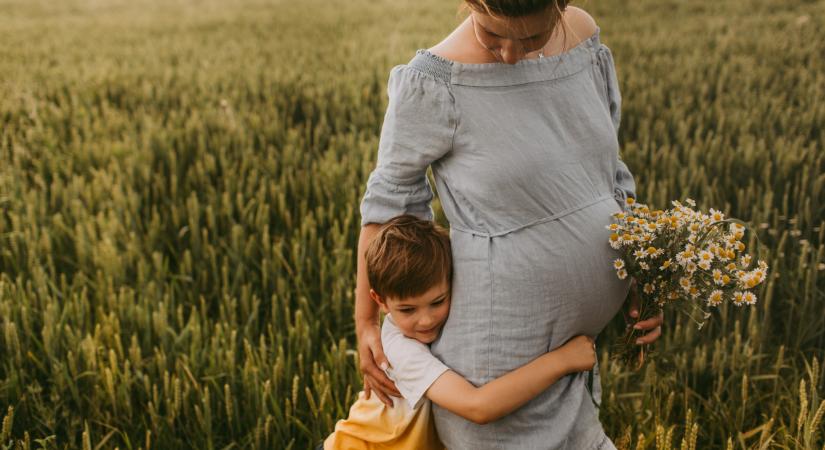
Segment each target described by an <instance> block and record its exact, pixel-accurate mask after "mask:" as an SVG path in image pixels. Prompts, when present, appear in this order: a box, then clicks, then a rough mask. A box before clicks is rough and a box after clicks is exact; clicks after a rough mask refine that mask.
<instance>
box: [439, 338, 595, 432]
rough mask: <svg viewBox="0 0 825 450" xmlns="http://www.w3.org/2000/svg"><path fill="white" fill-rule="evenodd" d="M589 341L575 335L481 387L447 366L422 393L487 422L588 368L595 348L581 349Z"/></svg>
mask: <svg viewBox="0 0 825 450" xmlns="http://www.w3.org/2000/svg"><path fill="white" fill-rule="evenodd" d="M574 341H576V342H574ZM592 342H593V341H592V340H590V339H589V338H587V337H585V336H577V337H575V338H573V340H571V342H568V344H565V345H564V346H562V347H560V348H558V349H556V350H554V351H552V352H549V353H545V354H543V355H541V356H539V357H538V358H536V359H534V360H533V361H531V362H529V363H527V364H525V365H524V366H521V367H519V368H518V369H516V370H513V371H511V372H509V373H507V374H506V375H504V376H502V377H499V378H496V379H495V380H493V381H491V382H489V383H487V384H485V385H483V386H481V387H475V386H473V384H471V383H470V382H469V381H467V380H466V379H464V377H462V376H461V375H459V374H457V373H455V372H453V371H452V370H448V371H446V372H444V374H442V375H441V376H440V377H439V378H438V379H436V380H435V382H433V384H432V385H431V386H430V388H429V389H428V390H427V392H426V393H425V395H426V396H427V398H429V399H430V401H432V402H434V403H435V404H437V405H439V406H441V407H442V408H445V409H447V410H448V411H450V412H452V413H453V414H457V415H459V416H461V417H463V418H465V419H467V420H470V421H472V422H475V423H478V424H485V423H489V422H492V421H494V420H497V419H499V418H501V417H503V416H505V415H507V414H509V413H511V412H513V411H514V410H516V409H518V408H519V407H520V406H522V405H524V404H525V403H527V402H528V401H530V400H532V399H533V398H534V397H535V396H537V395H538V394H540V393H542V392H543V391H544V390H545V389H547V388H548V387H550V385H552V384H553V383H555V382H556V381H558V380H559V378H561V377H563V376H565V375H567V374H568V373H572V372H577V371H580V370H589V369H588V368H587V367H586V366H587V361H589V360H591V359H592V361H593V362H592V363H590V364H589V366H590V368H592V367H593V364H595V351H594V352H593V354H592V355H587V354H585V353H586V350H583V349H585V348H587V349H592V345H593V344H592ZM570 344H573V345H572V346H571V345H570ZM584 346H587V347H584ZM574 352H575V353H574ZM582 363H584V365H582Z"/></svg>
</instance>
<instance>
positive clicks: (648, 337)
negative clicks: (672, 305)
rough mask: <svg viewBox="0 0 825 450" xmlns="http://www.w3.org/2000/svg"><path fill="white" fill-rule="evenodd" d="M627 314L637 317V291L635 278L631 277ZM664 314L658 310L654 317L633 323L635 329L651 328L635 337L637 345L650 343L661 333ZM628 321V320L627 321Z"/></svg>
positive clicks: (633, 317) (632, 317)
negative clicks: (642, 334)
mask: <svg viewBox="0 0 825 450" xmlns="http://www.w3.org/2000/svg"><path fill="white" fill-rule="evenodd" d="M629 315H630V317H631V319H636V318H637V317H639V292H638V291H637V288H636V279H635V278H634V279H632V280H631V283H630V312H629ZM664 319H665V316H664V313H663V312H660V313H659V315H657V316H656V317H651V318H650V319H647V320H642V321H641V322H636V324H634V325H633V328H635V329H637V330H653V331H649V332H647V333H645V335H644V336H641V337H639V338H638V339H636V344H637V345H644V344H652V343H653V342H655V341H656V340H657V339H659V336H661V335H662V322H663V321H664ZM628 323H630V321H628Z"/></svg>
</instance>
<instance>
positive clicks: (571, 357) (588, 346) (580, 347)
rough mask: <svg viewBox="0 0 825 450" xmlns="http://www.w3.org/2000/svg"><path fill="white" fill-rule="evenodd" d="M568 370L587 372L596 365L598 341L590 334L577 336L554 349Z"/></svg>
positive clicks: (571, 371)
mask: <svg viewBox="0 0 825 450" xmlns="http://www.w3.org/2000/svg"><path fill="white" fill-rule="evenodd" d="M554 352H558V353H559V356H560V360H561V361H562V362H563V364H566V365H567V369H568V372H570V373H573V372H586V371H588V370H591V369H593V366H594V365H596V343H595V342H594V341H593V339H591V338H589V337H588V336H576V337H574V338H573V339H570V340H569V341H567V342H566V343H565V344H564V345H562V346H561V347H559V348H557V349H556V350H554Z"/></svg>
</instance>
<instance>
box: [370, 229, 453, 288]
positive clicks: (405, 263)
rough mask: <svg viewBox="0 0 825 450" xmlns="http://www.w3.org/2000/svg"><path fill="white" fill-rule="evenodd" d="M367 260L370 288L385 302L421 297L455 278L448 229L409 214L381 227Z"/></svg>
mask: <svg viewBox="0 0 825 450" xmlns="http://www.w3.org/2000/svg"><path fill="white" fill-rule="evenodd" d="M365 259H366V264H367V278H368V279H369V282H370V287H371V288H372V289H373V290H374V291H375V292H376V293H378V295H380V296H382V297H383V298H384V299H385V300H386V298H387V297H393V298H407V297H412V296H416V295H421V294H423V293H425V292H427V290H429V289H431V288H432V287H433V286H435V285H437V284H438V283H441V282H442V281H447V283H449V282H450V280H451V279H452V272H453V262H452V252H451V250H450V237H449V234H448V233H447V230H445V229H444V228H442V227H440V226H438V225H436V224H435V223H433V222H431V221H429V220H421V219H419V218H417V217H415V216H412V215H409V214H405V215H401V216H398V217H395V218H393V219H392V220H390V221H389V222H387V223H385V224H384V225H383V226H382V227H381V229H380V230H379V231H378V234H377V235H376V236H375V238H374V239H373V240H372V242H370V245H369V246H368V247H367V251H366V254H365Z"/></svg>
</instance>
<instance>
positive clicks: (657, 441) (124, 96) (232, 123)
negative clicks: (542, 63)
mask: <svg viewBox="0 0 825 450" xmlns="http://www.w3.org/2000/svg"><path fill="white" fill-rule="evenodd" d="M457 6H458V2H457V1H456V2H438V1H435V0H428V1H423V2H391V1H389V0H381V1H366V0H356V1H352V2H344V3H335V2H321V1H319V0H307V1H301V2H286V1H283V0H272V1H269V2H256V1H253V0H240V1H237V2H222V1H218V0H206V1H203V2H198V4H197V5H195V4H193V3H190V2H187V1H183V0H176V1H160V0H140V1H134V2H127V1H125V0H69V1H63V2H57V3H55V2H45V1H42V0H38V1H23V0H10V1H6V2H2V3H0V41H2V42H3V46H2V49H0V73H3V76H2V77H0V409H2V410H3V411H0V414H3V417H4V418H3V421H2V431H1V432H0V446H2V448H9V449H12V448H13V449H28V448H38V449H39V448H48V449H51V448H83V449H86V448H88V449H102V448H122V449H138V448H162V449H185V448H199V449H225V448H288V449H303V448H307V447H310V446H311V445H313V444H314V443H317V442H318V441H320V440H321V439H322V438H323V437H324V436H325V435H326V434H327V433H329V432H330V431H331V430H332V428H333V427H334V424H335V421H336V420H338V419H340V418H342V417H344V416H345V415H346V413H347V411H348V408H349V405H350V404H351V402H352V401H353V400H354V398H355V397H356V395H357V392H358V391H359V390H360V382H361V381H360V377H359V374H358V371H357V361H356V358H357V355H356V353H355V352H354V350H353V349H354V343H355V342H354V336H353V323H352V313H353V289H354V278H355V256H354V249H355V246H356V242H357V237H358V232H359V214H358V205H359V201H360V196H361V194H362V192H363V188H364V183H365V180H366V177H367V175H368V174H369V172H370V170H371V169H372V167H373V165H374V161H375V150H376V148H377V140H378V132H379V130H380V126H381V121H382V119H383V113H384V107H385V105H386V91H385V87H386V80H387V76H388V73H389V69H390V68H391V67H392V66H394V65H396V64H402V63H405V62H407V61H408V60H409V59H410V58H411V56H412V55H413V53H414V50H415V49H417V48H424V47H429V46H432V45H433V44H435V43H436V42H437V40H438V39H440V38H441V37H442V36H444V35H446V34H447V33H448V32H449V31H450V30H451V29H452V28H453V27H454V26H455V25H456V24H457V23H458V20H460V19H459V18H457V17H456V15H455V11H456V8H457ZM582 6H583V7H584V8H585V9H587V10H588V11H590V13H591V14H592V15H593V16H594V17H595V18H596V19H597V21H598V22H599V25H600V26H601V28H602V30H603V32H602V39H603V41H604V42H605V43H607V44H608V45H609V46H610V47H611V49H612V50H613V52H614V56H615V58H616V64H617V69H618V72H619V77H620V80H621V87H622V92H623V95H624V107H623V121H622V129H621V132H620V141H621V144H622V153H623V158H624V160H625V161H626V162H627V164H628V166H629V167H630V168H631V170H632V171H633V172H634V174H635V176H636V181H637V184H638V186H639V193H638V195H639V198H640V200H642V201H645V202H647V203H650V204H651V205H652V206H656V207H665V206H667V203H668V201H669V200H670V199H676V198H685V197H692V198H694V199H697V201H699V206H700V207H701V208H708V207H711V206H713V207H716V208H719V209H722V210H724V211H725V212H726V213H727V214H729V215H731V216H734V217H738V218H742V219H744V220H746V221H748V222H750V223H751V224H752V225H753V226H754V227H755V228H756V229H757V230H758V232H759V236H760V240H761V241H762V242H763V243H764V244H765V246H766V249H765V253H763V254H761V255H760V257H763V258H765V259H766V260H767V261H768V263H769V264H770V267H771V272H772V273H773V274H775V275H777V276H778V277H775V278H772V279H770V280H768V281H767V282H766V283H765V284H764V285H763V286H762V289H761V291H760V292H759V298H760V302H759V304H758V305H757V306H756V307H755V308H753V309H752V310H736V311H734V310H733V309H732V308H728V307H723V308H722V309H720V311H719V314H718V315H715V316H714V317H713V318H712V319H711V320H710V321H709V322H708V324H706V326H705V328H704V329H702V330H701V331H698V330H696V329H695V326H693V325H692V324H691V322H689V321H688V320H686V319H685V318H682V317H675V316H674V317H668V318H667V321H668V323H667V325H666V327H665V332H664V337H663V338H662V339H661V340H660V343H659V344H657V345H658V350H659V357H658V359H657V364H656V365H650V366H648V367H647V368H646V370H645V371H643V372H642V373H635V374H634V373H627V372H623V371H621V370H619V369H618V368H616V367H612V366H611V365H610V363H609V355H608V354H606V353H605V354H603V355H602V358H601V360H602V371H603V377H602V380H603V384H604V402H603V408H602V421H603V423H604V424H605V428H606V430H607V431H608V434H609V435H610V436H611V437H613V439H614V441H615V442H616V443H617V445H618V446H619V447H622V448H654V447H655V448H672V447H673V446H676V445H681V446H682V448H723V447H724V448H805V449H814V448H816V449H819V448H822V445H823V440H825V437H824V436H823V435H824V434H825V433H823V432H822V428H823V425H822V416H823V412H824V411H825V404H823V403H822V401H823V400H822V396H823V394H822V393H823V391H824V389H823V381H822V380H823V379H825V369H823V367H825V365H823V364H821V361H822V360H823V357H825V331H823V330H825V315H823V314H822V311H823V307H825V239H823V238H825V173H824V172H825V171H824V170H823V169H825V151H823V149H825V134H823V128H825V127H823V124H825V102H823V101H822V98H823V97H825V95H824V94H825V61H823V58H822V55H823V52H825V46H823V44H822V42H825V39H823V38H825V36H823V33H822V30H823V29H824V28H823V27H825V20H824V19H823V18H825V2H823V1H821V0H819V1H810V0H808V1H806V0H793V1H790V2H788V1H785V2H779V1H778V0H759V1H757V0H744V1H737V2H733V1H728V2H715V1H710V0H702V1H691V2H687V1H679V0H668V1H661V0H657V1H653V0H640V1H636V2H629V1H626V0H608V1H605V2H586V3H584V4H583V5H582ZM435 205H436V208H437V209H438V203H437V202H436V203H435ZM437 212H438V214H439V218H440V219H441V220H443V215H442V214H441V212H440V210H437ZM752 245H754V242H751V243H750V244H749V248H750V246H752ZM622 331H623V330H622V329H621V324H619V323H618V322H616V323H614V324H611V327H610V328H609V329H608V330H607V332H606V333H605V334H606V336H605V337H604V339H612V338H613V337H615V336H616V335H618V334H619V333H621V332H622Z"/></svg>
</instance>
